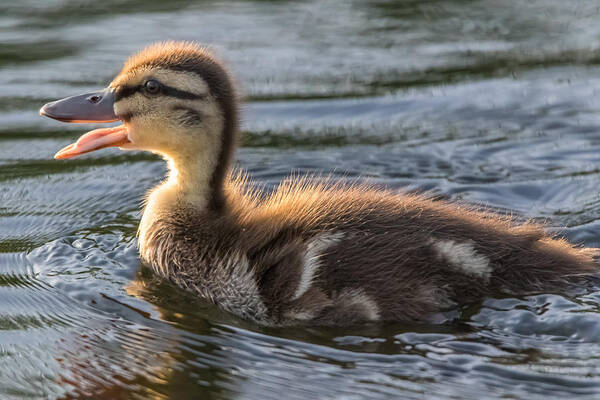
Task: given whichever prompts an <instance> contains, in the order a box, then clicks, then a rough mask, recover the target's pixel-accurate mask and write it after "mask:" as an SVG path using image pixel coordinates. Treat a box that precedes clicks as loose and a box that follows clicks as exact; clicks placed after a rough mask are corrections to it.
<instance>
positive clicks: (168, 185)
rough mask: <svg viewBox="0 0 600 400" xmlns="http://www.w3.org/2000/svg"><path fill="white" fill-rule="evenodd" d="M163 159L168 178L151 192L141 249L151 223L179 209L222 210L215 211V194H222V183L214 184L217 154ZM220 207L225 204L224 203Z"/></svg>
mask: <svg viewBox="0 0 600 400" xmlns="http://www.w3.org/2000/svg"><path fill="white" fill-rule="evenodd" d="M164 158H165V159H166V160H167V166H168V174H167V179H166V180H165V181H164V182H162V183H161V184H159V185H158V186H156V187H154V188H153V189H151V190H150V191H149V192H148V196H147V200H146V206H145V207H144V211H143V215H142V219H141V221H140V226H139V231H138V236H139V244H140V250H141V251H144V247H145V242H146V237H147V232H148V231H149V229H150V228H151V227H152V225H153V224H154V223H155V222H156V221H157V220H159V219H161V218H163V217H168V216H169V215H170V214H172V213H173V211H175V210H176V209H180V208H186V209H192V210H194V211H198V212H203V211H209V210H210V211H220V210H213V208H214V207H213V203H214V201H215V200H214V199H215V197H216V198H219V199H220V198H222V197H223V194H222V190H223V187H222V186H223V185H222V182H219V184H218V185H217V186H215V185H214V184H213V181H214V175H215V168H216V167H217V165H216V164H217V161H218V157H216V156H213V157H211V155H210V154H201V153H200V154H199V153H194V154H190V155H189V156H178V157H170V156H164ZM216 191H219V192H218V193H216ZM221 207H224V204H223V205H221ZM142 254H143V253H142Z"/></svg>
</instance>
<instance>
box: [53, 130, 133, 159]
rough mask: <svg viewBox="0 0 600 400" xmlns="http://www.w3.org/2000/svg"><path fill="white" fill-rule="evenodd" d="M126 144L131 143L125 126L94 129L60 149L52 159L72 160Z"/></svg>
mask: <svg viewBox="0 0 600 400" xmlns="http://www.w3.org/2000/svg"><path fill="white" fill-rule="evenodd" d="M127 143H131V141H130V140H129V138H128V137H127V127H126V126H125V125H119V126H114V127H112V128H101V129H94V130H93V131H90V132H88V133H86V134H84V135H83V136H81V137H80V138H79V139H78V140H77V142H75V143H71V144H70V145H68V146H66V147H64V148H62V149H61V150H60V151H59V152H58V153H56V154H55V155H54V158H55V159H57V160H62V159H66V158H73V157H75V156H78V155H81V154H85V153H89V152H91V151H94V150H99V149H103V148H105V147H119V146H123V145H124V144H127Z"/></svg>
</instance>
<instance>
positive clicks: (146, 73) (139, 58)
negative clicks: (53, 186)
mask: <svg viewBox="0 0 600 400" xmlns="http://www.w3.org/2000/svg"><path fill="white" fill-rule="evenodd" d="M40 113H41V114H42V115H45V116H48V117H51V118H55V119H58V120H61V121H65V122H113V121H116V120H121V121H122V125H119V126H117V127H112V128H105V129H96V130H94V131H91V132H88V133H86V134H85V135H83V136H82V137H81V138H79V140H78V141H77V143H74V144H71V145H69V146H67V147H65V148H64V149H62V150H61V151H59V152H58V153H57V154H56V156H55V158H59V159H64V158H71V157H75V156H77V155H80V154H84V153H87V152H90V151H94V150H98V149H101V148H104V147H110V146H118V147H120V148H121V149H133V150H146V151H151V152H153V153H157V154H160V155H161V156H163V157H164V158H165V159H167V161H168V162H169V166H170V170H171V173H170V179H173V180H177V181H179V183H182V182H184V181H187V182H186V183H188V184H191V186H192V187H195V188H205V189H206V191H207V192H210V193H211V195H210V197H211V198H210V199H208V201H209V202H210V203H214V204H212V205H213V206H215V207H218V205H219V204H220V203H221V202H222V200H223V194H222V183H223V180H224V177H225V174H226V173H227V170H228V167H229V163H230V159H231V154H232V152H233V147H234V142H235V136H236V131H237V122H238V121H237V119H238V116H237V100H236V94H235V90H234V87H233V84H232V81H231V78H230V77H229V74H228V72H227V71H226V69H225V68H224V66H223V65H222V64H221V63H220V62H219V61H218V60H216V59H215V58H214V57H213V56H212V55H211V54H210V53H209V52H208V51H207V50H206V49H205V48H202V47H200V46H198V45H197V44H194V43H190V42H166V43H158V44H154V45H151V46H149V47H147V48H145V49H144V50H142V51H141V52H139V53H138V54H136V55H134V56H132V57H131V58H130V59H129V60H127V62H126V63H125V65H124V67H123V70H122V71H121V72H120V73H119V74H118V75H117V76H116V77H115V78H114V80H113V81H112V82H111V84H110V85H109V86H108V88H106V89H104V90H102V91H100V92H96V93H87V94H84V95H79V96H72V97H68V98H66V99H63V100H58V101H55V102H52V103H48V104H46V105H45V106H44V107H42V109H41V110H40ZM190 180H192V181H194V182H189V181H190Z"/></svg>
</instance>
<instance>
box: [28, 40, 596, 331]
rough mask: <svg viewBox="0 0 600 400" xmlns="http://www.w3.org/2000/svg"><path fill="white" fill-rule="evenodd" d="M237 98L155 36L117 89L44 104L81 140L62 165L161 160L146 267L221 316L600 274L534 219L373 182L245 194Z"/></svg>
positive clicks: (214, 72)
mask: <svg viewBox="0 0 600 400" xmlns="http://www.w3.org/2000/svg"><path fill="white" fill-rule="evenodd" d="M238 103H239V102H238V98H237V95H236V88H235V87H234V83H233V80H232V78H231V77H230V74H229V72H228V71H227V69H226V67H225V66H224V65H223V63H222V62H220V61H218V60H217V58H215V57H214V56H213V55H212V54H211V53H210V52H209V51H208V50H207V49H206V48H203V47H201V46H199V45H197V44H195V43H190V42H166V43H158V44H154V45H151V46H149V47H147V48H145V49H144V50H142V51H141V52H139V53H138V54H136V55H134V56H132V57H131V58H130V59H129V60H128V61H127V62H126V63H125V65H124V67H123V69H122V71H121V72H120V73H119V74H118V75H117V77H116V78H115V79H114V80H113V81H112V83H111V84H110V85H109V86H108V88H106V89H104V90H103V91H100V92H96V93H88V94H85V95H80V96H73V97H69V98H66V99H63V100H58V101H55V102H52V103H48V104H46V105H45V106H44V107H42V109H41V110H40V113H41V114H42V115H45V116H48V117H50V118H54V119H57V120H60V121H66V122H111V121H117V120H120V121H122V124H121V125H119V126H116V127H112V128H106V129H96V130H94V131H91V132H89V133H87V134H84V135H83V136H82V137H81V138H80V139H79V140H78V141H77V142H76V143H74V144H71V145H69V146H67V147H65V148H64V149H62V150H60V151H59V152H58V153H57V154H56V156H55V157H56V158H57V159H66V158H71V157H74V156H78V155H80V154H84V153H87V152H90V151H94V150H98V149H101V148H104V147H109V146H118V147H120V148H121V149H125V150H133V149H134V150H145V151H150V152H153V153H156V154H159V155H160V156H162V157H163V158H164V159H165V160H166V162H167V164H168V176H167V179H166V180H165V181H164V182H163V183H161V184H159V185H158V186H156V187H155V188H153V189H152V190H150V192H149V193H148V196H147V199H146V204H145V207H144V211H143V216H142V218H141V222H140V225H139V231H138V244H139V246H138V247H139V252H140V257H141V259H142V261H143V262H144V263H146V264H149V265H150V266H151V267H152V268H153V270H154V271H155V273H156V274H158V275H160V276H162V277H164V278H167V279H169V280H171V281H172V282H174V283H175V284H176V285H178V286H179V287H181V288H183V289H185V290H189V291H192V292H193V293H195V294H197V295H198V296H200V297H201V298H204V299H207V300H209V301H211V302H213V303H215V304H216V305H217V306H219V307H221V308H222V309H224V310H227V311H229V312H231V313H234V314H236V315H238V316H240V317H242V318H246V319H249V320H252V321H254V322H256V323H258V324H261V325H266V326H285V325H297V324H307V325H337V326H348V325H352V324H359V323H366V322H376V321H405V322H426V321H428V320H429V318H431V316H432V315H435V314H436V313H438V312H442V311H444V310H447V309H451V308H453V307H456V306H458V305H461V304H465V303H467V302H472V301H477V300H480V299H482V298H484V297H485V296H493V295H499V294H506V293H508V294H526V293H534V292H540V291H554V290H561V289H564V288H565V287H566V286H567V285H570V284H573V283H575V282H576V278H577V277H581V276H590V275H592V274H594V273H596V272H597V271H598V265H597V264H596V262H595V260H594V255H595V250H594V249H578V248H576V247H575V246H573V245H571V244H569V243H567V242H566V241H565V240H563V239H560V238H555V237H552V236H550V235H548V234H547V233H545V232H544V230H543V229H542V227H541V226H538V225H535V224H533V223H522V224H520V223H518V222H516V221H515V220H513V219H511V218H509V217H506V216H501V215H496V214H494V213H491V212H488V211H485V210H478V209H475V208H473V207H467V206H464V205H458V204H453V203H451V202H447V201H441V200H437V201H434V200H432V199H430V198H427V197H424V196H420V195H414V194H399V193H396V192H392V191H390V190H385V189H378V188H374V187H370V186H368V185H365V184H350V185H345V184H341V183H334V182H331V181H330V180H327V179H325V180H318V179H310V178H290V179H287V180H285V181H284V182H282V183H281V185H279V187H278V188H277V189H276V190H274V191H272V192H269V191H265V190H256V189H251V188H250V187H251V185H249V184H248V182H247V179H246V178H245V177H244V175H242V174H240V173H235V172H232V171H231V169H232V167H231V164H232V159H233V154H234V149H235V147H236V140H237V137H238V118H239V117H238Z"/></svg>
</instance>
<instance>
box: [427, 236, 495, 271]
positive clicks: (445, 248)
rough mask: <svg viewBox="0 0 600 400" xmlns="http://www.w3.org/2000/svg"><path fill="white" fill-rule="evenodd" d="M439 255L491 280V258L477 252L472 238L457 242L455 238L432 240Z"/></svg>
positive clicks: (453, 263) (455, 265)
mask: <svg viewBox="0 0 600 400" xmlns="http://www.w3.org/2000/svg"><path fill="white" fill-rule="evenodd" d="M432 246H433V248H434V249H435V250H436V251H437V252H438V255H439V256H440V257H442V258H443V259H445V260H446V261H448V262H449V263H450V264H451V265H452V266H453V267H455V268H457V269H459V270H461V271H463V272H465V273H467V274H469V275H473V276H477V277H480V278H482V279H484V280H486V281H487V280H489V279H490V275H491V274H492V266H491V265H490V260H489V259H488V258H487V257H486V256H484V255H483V254H479V253H477V251H476V250H475V246H474V243H473V241H472V240H468V241H466V242H462V243H457V242H455V241H453V240H438V241H432Z"/></svg>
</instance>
